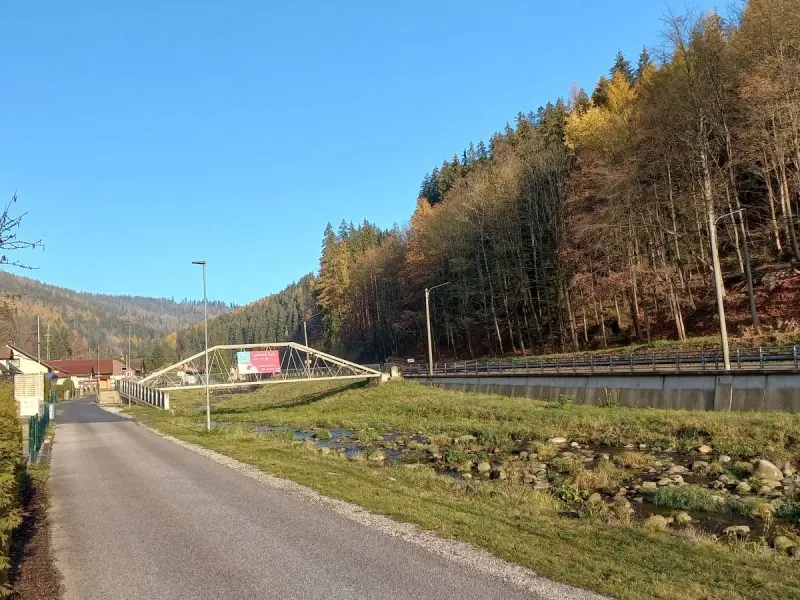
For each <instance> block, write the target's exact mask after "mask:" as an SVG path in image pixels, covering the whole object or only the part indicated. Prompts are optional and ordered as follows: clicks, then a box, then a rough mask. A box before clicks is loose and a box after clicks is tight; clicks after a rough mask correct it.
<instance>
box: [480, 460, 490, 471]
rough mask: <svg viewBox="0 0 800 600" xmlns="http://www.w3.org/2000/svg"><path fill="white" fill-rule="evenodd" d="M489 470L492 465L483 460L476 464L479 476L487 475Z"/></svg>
mask: <svg viewBox="0 0 800 600" xmlns="http://www.w3.org/2000/svg"><path fill="white" fill-rule="evenodd" d="M491 470H492V465H490V464H489V463H488V462H486V461H485V460H484V461H481V462H479V463H478V473H481V474H483V473H488V472H489V471H491Z"/></svg>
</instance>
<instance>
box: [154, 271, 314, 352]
mask: <svg viewBox="0 0 800 600" xmlns="http://www.w3.org/2000/svg"><path fill="white" fill-rule="evenodd" d="M314 284H315V278H314V275H312V274H310V273H309V274H308V275H305V276H303V277H302V278H300V280H299V281H298V282H297V283H292V284H291V285H289V286H287V287H286V288H285V289H283V290H282V291H280V292H278V293H277V294H271V295H269V296H266V297H265V298H262V299H261V300H259V301H257V302H253V303H252V304H248V305H247V306H243V307H241V308H237V309H234V310H232V311H231V312H228V313H226V314H224V315H220V316H218V317H216V318H215V319H212V320H211V321H210V323H209V330H208V343H209V346H216V345H220V344H253V343H261V342H282V341H287V340H293V341H297V342H301V343H302V342H303V331H302V329H303V321H305V320H308V323H307V325H306V326H307V329H308V335H309V338H310V339H313V340H317V339H318V338H319V336H320V332H321V327H320V315H317V314H316V313H318V312H319V309H318V308H317V305H316V301H315V299H314ZM315 316H316V318H314V317H315ZM203 344H204V329H203V324H202V323H198V324H197V325H194V326H192V327H187V328H185V329H182V330H180V331H178V332H177V335H176V337H175V346H174V347H170V346H169V345H167V347H162V348H158V349H157V351H156V355H155V356H154V357H153V358H152V361H151V362H152V363H153V364H154V365H166V364H169V363H171V362H175V361H176V360H177V359H178V358H179V357H184V358H185V357H186V356H188V355H191V354H194V353H196V352H200V351H202V350H203Z"/></svg>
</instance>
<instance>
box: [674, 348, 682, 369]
mask: <svg viewBox="0 0 800 600" xmlns="http://www.w3.org/2000/svg"><path fill="white" fill-rule="evenodd" d="M675 368H676V369H677V370H678V373H680V372H681V353H680V352H676V353H675Z"/></svg>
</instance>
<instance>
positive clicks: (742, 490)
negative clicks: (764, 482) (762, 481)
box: [736, 481, 752, 494]
mask: <svg viewBox="0 0 800 600" xmlns="http://www.w3.org/2000/svg"><path fill="white" fill-rule="evenodd" d="M751 489H752V488H751V487H750V484H749V483H747V482H746V481H742V482H741V483H740V484H739V485H737V486H736V493H737V494H749V493H750V490H751Z"/></svg>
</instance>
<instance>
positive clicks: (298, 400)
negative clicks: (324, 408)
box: [214, 381, 369, 416]
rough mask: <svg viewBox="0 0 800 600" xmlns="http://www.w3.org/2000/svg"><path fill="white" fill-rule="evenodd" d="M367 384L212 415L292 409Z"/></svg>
mask: <svg viewBox="0 0 800 600" xmlns="http://www.w3.org/2000/svg"><path fill="white" fill-rule="evenodd" d="M368 383H369V382H368V381H356V382H355V383H348V384H346V385H342V386H339V387H336V388H333V389H330V390H325V391H323V392H315V393H313V394H304V395H303V396H298V397H297V398H293V399H292V400H290V401H288V402H280V403H278V404H261V405H251V406H244V407H241V408H215V409H214V415H215V416H221V415H235V414H239V413H249V412H253V411H259V410H263V411H269V410H277V409H280V408H294V407H296V406H305V405H307V404H313V403H315V402H319V401H320V400H324V399H325V398H330V397H331V396H335V395H337V394H341V393H342V392H344V391H346V390H350V389H356V388H360V387H364V386H365V385H367V384H368Z"/></svg>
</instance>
